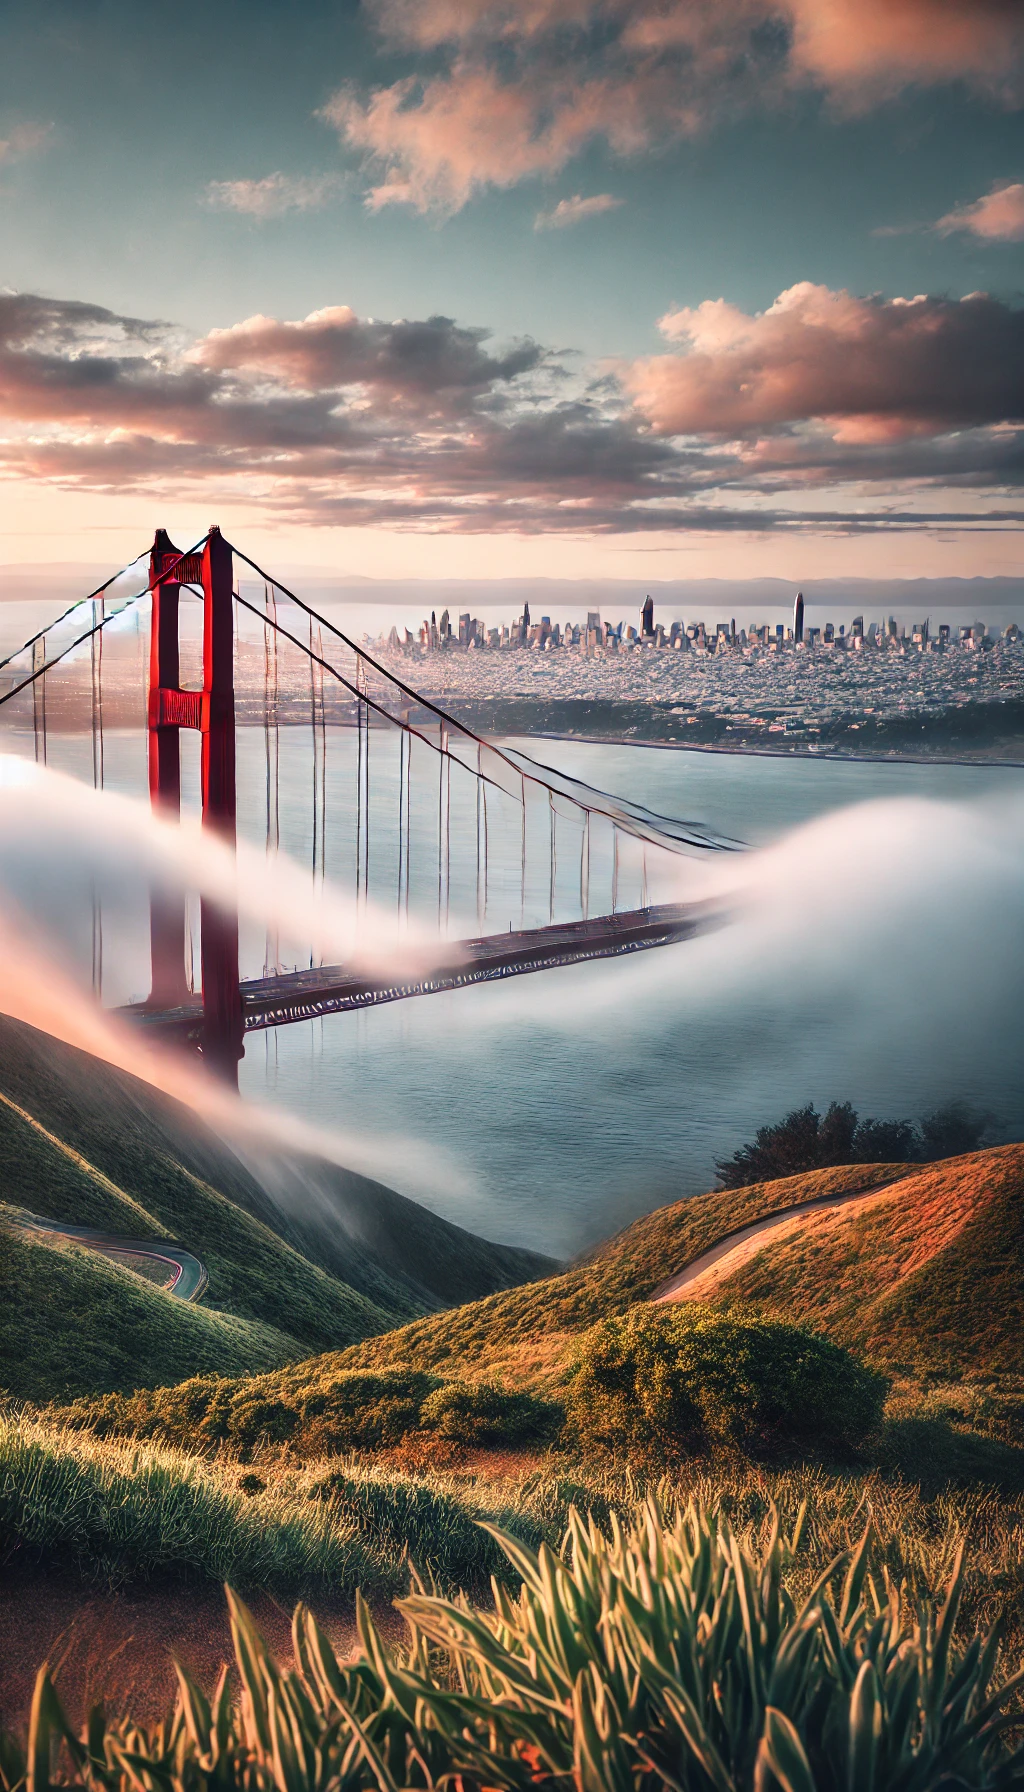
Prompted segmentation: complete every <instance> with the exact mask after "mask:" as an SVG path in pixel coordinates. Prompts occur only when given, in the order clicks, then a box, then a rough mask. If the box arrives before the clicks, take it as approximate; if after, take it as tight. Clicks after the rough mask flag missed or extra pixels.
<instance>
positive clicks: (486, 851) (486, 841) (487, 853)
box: [480, 784, 490, 933]
mask: <svg viewBox="0 0 1024 1792" xmlns="http://www.w3.org/2000/svg"><path fill="white" fill-rule="evenodd" d="M482 794H483V805H484V914H483V924H482V926H481V929H480V931H481V933H482V932H483V929H484V927H486V925H487V871H488V859H489V857H490V839H489V835H488V831H487V785H486V784H484V785H483V789H482Z"/></svg>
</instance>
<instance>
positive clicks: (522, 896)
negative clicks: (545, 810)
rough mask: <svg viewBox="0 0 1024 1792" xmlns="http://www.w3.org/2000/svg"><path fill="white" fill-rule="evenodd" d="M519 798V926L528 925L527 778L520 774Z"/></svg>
mask: <svg viewBox="0 0 1024 1792" xmlns="http://www.w3.org/2000/svg"><path fill="white" fill-rule="evenodd" d="M519 789H520V796H519V800H520V802H521V803H522V805H523V821H522V833H521V835H520V847H519V926H520V928H521V929H522V928H524V927H525V926H526V779H525V777H524V776H523V774H522V772H520V774H519Z"/></svg>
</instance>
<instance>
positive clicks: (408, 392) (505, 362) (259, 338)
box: [188, 305, 549, 415]
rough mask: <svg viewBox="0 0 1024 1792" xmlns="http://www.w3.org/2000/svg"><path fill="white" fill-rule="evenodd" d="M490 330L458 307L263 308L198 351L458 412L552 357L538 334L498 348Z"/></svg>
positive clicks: (291, 380) (222, 361)
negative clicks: (466, 322)
mask: <svg viewBox="0 0 1024 1792" xmlns="http://www.w3.org/2000/svg"><path fill="white" fill-rule="evenodd" d="M489 333H490V332H489V331H487V330H481V329H466V328H465V327H461V326H459V325H458V324H456V323H455V322H454V321H453V320H452V319H451V318H450V317H428V318H426V319H424V320H423V321H422V322H409V321H407V320H406V319H404V318H400V319H398V320H397V321H396V322H394V323H380V322H377V321H376V320H375V319H373V318H368V319H363V318H358V317H357V316H356V314H355V312H354V311H353V310H352V309H351V308H350V307H349V306H348V305H334V306H329V307H327V308H326V309H324V310H322V311H312V312H310V314H309V316H308V317H306V318H303V319H302V321H301V322H295V323H290V322H281V321H279V320H278V319H277V318H273V317H261V316H256V317H248V318H246V319H245V320H244V322H242V323H239V324H233V325H232V326H231V327H230V328H229V329H226V330H211V331H210V333H209V335H208V336H205V337H203V339H202V340H201V341H200V342H198V343H197V344H196V345H195V347H194V348H193V349H192V350H191V351H190V352H189V356H188V359H189V360H190V361H192V362H194V363H196V364H198V365H199V366H202V367H206V368H212V369H214V370H215V371H216V372H218V373H227V372H234V373H238V372H240V373H245V374H246V375H248V376H250V377H252V378H254V379H256V380H260V379H268V380H271V381H278V382H280V383H281V384H282V385H284V386H287V387H297V388H299V389H301V390H305V391H309V392H317V391H331V392H333V391H337V390H339V389H342V388H345V387H350V386H359V387H362V388H363V389H364V390H365V391H367V392H369V393H372V394H373V395H374V397H375V399H376V401H377V402H378V404H379V403H381V402H384V403H387V404H390V405H395V406H398V407H399V408H407V409H412V410H417V411H427V412H431V413H433V414H435V415H449V414H451V415H454V414H458V413H459V412H461V411H464V410H465V408H466V407H467V405H470V404H472V403H473V402H474V401H475V400H476V399H478V398H479V396H480V395H481V394H483V393H485V392H488V391H492V390H493V389H494V388H496V387H500V386H502V385H507V384H508V383H510V382H511V381H513V380H516V379H518V378H519V376H520V375H523V374H526V373H530V372H532V371H534V370H535V369H537V368H539V367H540V366H541V365H542V363H544V362H545V361H547V360H548V358H549V357H547V355H546V354H545V352H544V351H543V350H542V349H540V348H539V347H538V346H537V344H536V343H534V342H531V341H529V340H525V341H522V342H518V343H515V344H513V345H512V346H511V347H510V348H509V349H508V350H506V352H505V353H504V354H503V355H498V356H495V355H491V354H488V353H487V351H486V350H485V349H484V347H483V344H484V342H485V341H486V340H487V337H488V335H489Z"/></svg>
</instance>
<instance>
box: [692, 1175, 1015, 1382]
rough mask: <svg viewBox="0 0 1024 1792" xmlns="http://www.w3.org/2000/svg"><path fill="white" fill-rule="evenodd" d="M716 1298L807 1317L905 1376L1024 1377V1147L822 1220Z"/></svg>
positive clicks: (917, 1178) (770, 1249)
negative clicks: (973, 1374)
mask: <svg viewBox="0 0 1024 1792" xmlns="http://www.w3.org/2000/svg"><path fill="white" fill-rule="evenodd" d="M693 1293H694V1295H695V1296H696V1297H697V1298H699V1297H700V1295H701V1289H700V1285H699V1283H695V1284H694V1285H693ZM713 1298H714V1300H715V1303H716V1304H721V1303H725V1304H731V1303H735V1302H740V1301H742V1302H750V1301H753V1302H755V1303H756V1304H757V1305H759V1306H764V1307H770V1308H772V1309H773V1310H774V1311H776V1312H780V1313H782V1314H784V1315H785V1316H786V1317H788V1318H795V1319H801V1320H805V1321H807V1323H809V1324H810V1325H813V1326H814V1328H815V1329H816V1330H818V1331H823V1332H827V1333H829V1335H830V1336H832V1337H834V1338H836V1339H837V1340H839V1341H840V1342H841V1343H844V1344H849V1345H853V1346H854V1347H855V1348H857V1349H859V1350H862V1351H864V1352H865V1353H866V1354H868V1355H869V1356H871V1357H873V1358H874V1359H875V1360H876V1361H877V1362H880V1363H883V1364H886V1365H888V1366H890V1367H892V1368H895V1369H898V1368H903V1369H909V1370H911V1371H915V1372H919V1373H920V1372H935V1373H938V1374H943V1375H958V1374H965V1373H968V1372H970V1371H975V1372H980V1373H982V1374H986V1373H988V1374H994V1375H999V1374H1001V1375H1014V1376H1017V1375H1024V1145H1000V1146H997V1147H995V1148H994V1149H992V1150H988V1151H977V1152H972V1153H970V1154H969V1155H968V1156H966V1157H954V1158H949V1159H947V1160H946V1161H945V1162H944V1163H940V1164H929V1165H928V1166H927V1167H925V1168H922V1169H919V1170H915V1171H913V1173H912V1174H910V1175H909V1176H906V1177H905V1178H904V1180H903V1181H902V1182H901V1183H900V1185H899V1186H898V1187H897V1188H894V1189H893V1190H892V1192H891V1193H885V1194H880V1195H879V1196H878V1197H876V1198H875V1199H873V1200H871V1201H869V1202H867V1203H865V1205H864V1206H863V1207H861V1208H858V1209H855V1210H846V1211H844V1210H843V1209H839V1210H837V1211H836V1212H834V1213H822V1214H819V1215H816V1216H815V1217H814V1218H813V1220H811V1221H810V1222H809V1223H806V1224H803V1225H801V1227H800V1229H799V1230H798V1231H796V1232H794V1233H793V1234H791V1235H789V1236H785V1237H780V1238H778V1239H776V1240H773V1241H772V1242H771V1243H769V1244H767V1245H766V1246H765V1248H764V1249H762V1250H761V1251H759V1252H758V1253H757V1255H756V1256H754V1257H752V1258H750V1260H749V1261H748V1262H746V1263H744V1264H743V1265H742V1266H740V1267H739V1268H737V1269H736V1271H735V1272H734V1273H732V1274H731V1275H728V1276H726V1277H724V1278H722V1279H721V1280H719V1281H718V1283H717V1286H716V1289H715V1293H714V1296H713Z"/></svg>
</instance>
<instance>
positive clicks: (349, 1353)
mask: <svg viewBox="0 0 1024 1792" xmlns="http://www.w3.org/2000/svg"><path fill="white" fill-rule="evenodd" d="M905 1170H906V1166H905V1165H903V1164H881V1165H879V1164H856V1165H853V1166H850V1167H847V1168H843V1169H829V1170H815V1171H812V1172H811V1173H809V1174H808V1175H804V1176H789V1177H787V1178H785V1180H783V1181H781V1182H772V1183H758V1184H755V1185H754V1186H752V1187H751V1188H746V1189H730V1190H724V1191H717V1192H715V1193H713V1194H708V1195H697V1196H695V1197H693V1198H692V1199H690V1200H685V1201H677V1202H675V1203H674V1204H673V1205H672V1206H671V1207H663V1208H661V1209H659V1210H658V1212H656V1213H652V1214H648V1215H646V1216H645V1218H643V1219H640V1220H637V1221H636V1222H635V1223H634V1224H633V1225H631V1226H629V1227H628V1228H627V1229H626V1230H625V1231H624V1232H621V1233H619V1234H618V1236H617V1237H616V1238H613V1239H612V1240H611V1241H610V1242H609V1243H608V1244H606V1245H604V1246H602V1247H601V1248H600V1249H599V1250H598V1251H596V1252H594V1253H593V1254H592V1255H591V1256H590V1257H589V1258H588V1259H587V1260H586V1262H584V1263H580V1264H578V1265H576V1266H575V1267H573V1268H572V1269H570V1270H567V1271H566V1272H565V1273H563V1274H561V1275H557V1276H550V1277H548V1278H547V1279H546V1280H544V1281H539V1282H532V1283H529V1284H528V1285H525V1286H523V1287H519V1288H513V1289H508V1290H504V1291H502V1292H501V1293H497V1294H492V1295H490V1296H488V1297H487V1298H486V1299H484V1300H478V1301H472V1302H469V1303H468V1304H466V1305H465V1306H461V1307H457V1308H453V1309H452V1310H450V1311H448V1312H444V1313H437V1314H432V1315H431V1316H430V1317H429V1318H423V1319H419V1320H416V1321H414V1322H413V1323H412V1324H409V1325H405V1326H402V1327H400V1328H398V1329H397V1330H392V1331H389V1332H387V1333H385V1334H383V1335H379V1336H376V1337H372V1338H366V1339H365V1340H364V1341H363V1342H362V1343H360V1344H358V1345H355V1346H353V1347H351V1348H349V1349H347V1350H335V1351H329V1352H326V1353H325V1354H323V1355H321V1356H317V1357H312V1358H309V1359H307V1360H305V1361H303V1362H297V1363H291V1364H289V1365H286V1366H285V1367H284V1368H282V1369H280V1370H276V1371H274V1372H272V1373H270V1374H265V1375H261V1376H259V1377H258V1378H257V1379H255V1380H254V1381H253V1382H252V1385H251V1388H247V1390H246V1392H247V1397H248V1395H249V1394H250V1393H251V1396H252V1399H253V1400H256V1401H259V1402H260V1403H267V1404H268V1405H270V1406H273V1405H274V1404H275V1403H276V1402H282V1403H283V1404H284V1405H285V1406H286V1407H287V1408H288V1409H289V1410H293V1409H294V1410H298V1409H300V1408H303V1407H304V1406H305V1404H306V1402H307V1400H312V1401H314V1402H322V1400H323V1399H324V1397H325V1393H326V1398H327V1399H328V1401H329V1400H330V1394H329V1392H328V1391H327V1390H328V1389H329V1386H330V1384H331V1382H332V1381H333V1379H334V1378H335V1377H336V1376H337V1375H338V1374H339V1372H342V1373H343V1372H344V1371H346V1370H350V1369H391V1368H401V1369H410V1370H414V1371H422V1370H430V1371H432V1372H434V1373H436V1374H439V1375H441V1376H451V1377H465V1378H467V1379H469V1380H473V1379H479V1378H481V1377H488V1378H492V1377H499V1378H503V1379H504V1381H505V1383H506V1386H508V1387H510V1388H517V1387H521V1386H531V1385H532V1386H534V1387H538V1388H543V1387H544V1386H545V1385H546V1384H547V1383H549V1382H550V1381H552V1380H557V1379H558V1378H559V1375H560V1372H561V1359H562V1356H563V1354H564V1350H565V1346H566V1344H567V1342H568V1339H569V1336H570V1334H571V1333H573V1332H577V1331H581V1330H582V1329H583V1328H584V1327H586V1326H588V1325H591V1324H593V1322H594V1320H595V1319H599V1318H600V1317H601V1316H602V1315H603V1314H605V1313H617V1312H622V1311H624V1310H625V1309H626V1308H627V1307H629V1306H631V1305H633V1304H634V1302H636V1301H638V1300H643V1299H645V1298H646V1297H647V1296H648V1295H649V1294H650V1293H651V1291H652V1289H653V1288H654V1287H656V1285H657V1284H658V1283H659V1282H660V1281H662V1280H663V1279H664V1278H665V1277H666V1276H668V1275H671V1274H672V1273H673V1272H674V1271H675V1270H677V1269H681V1268H683V1267H684V1266H685V1265H686V1264H687V1263H689V1262H691V1261H692V1259H693V1258H694V1257H696V1256H698V1255H699V1254H700V1252H701V1251H703V1250H705V1249H707V1247H708V1246H709V1245H711V1244H714V1243H715V1242H716V1241H717V1240H718V1239H719V1238H721V1237H722V1235H723V1233H725V1232H729V1231H731V1230H732V1229H733V1228H735V1227H736V1226H741V1225H743V1224H745V1223H746V1222H747V1221H748V1220H751V1219H756V1218H759V1217H760V1216H761V1215H762V1214H765V1213H771V1212H774V1211H776V1210H777V1209H779V1208H780V1207H790V1206H793V1205H794V1204H795V1203H797V1202H799V1201H806V1200H813V1199H815V1198H817V1197H818V1196H822V1195H829V1194H834V1193H840V1192H848V1191H852V1190H855V1189H863V1188H871V1187H874V1186H875V1185H876V1184H878V1183H880V1182H886V1181H888V1180H889V1179H890V1178H893V1177H898V1176H900V1175H902V1174H904V1173H905ZM107 1416H108V1419H109V1417H110V1414H109V1413H108V1415H107Z"/></svg>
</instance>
